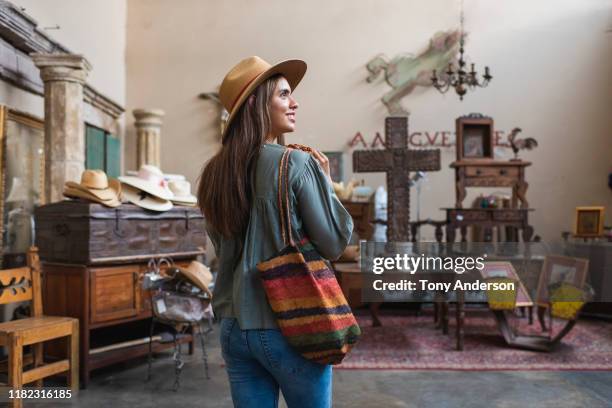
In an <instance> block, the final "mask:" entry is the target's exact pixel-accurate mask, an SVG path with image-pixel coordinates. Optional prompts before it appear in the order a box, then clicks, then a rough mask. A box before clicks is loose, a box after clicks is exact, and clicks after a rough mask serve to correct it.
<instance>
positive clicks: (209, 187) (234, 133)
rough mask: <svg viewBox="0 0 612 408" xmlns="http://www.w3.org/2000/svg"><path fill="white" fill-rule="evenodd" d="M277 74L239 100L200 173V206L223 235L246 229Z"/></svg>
mask: <svg viewBox="0 0 612 408" xmlns="http://www.w3.org/2000/svg"><path fill="white" fill-rule="evenodd" d="M278 78H279V76H274V77H271V78H269V79H268V80H266V81H265V82H263V83H262V84H261V85H259V86H258V87H257V88H256V89H255V90H254V91H253V93H252V94H251V96H249V98H248V99H247V100H246V101H245V102H244V103H243V104H242V106H241V107H240V108H239V111H238V113H237V114H236V117H235V118H234V119H233V120H232V122H231V123H230V127H229V129H228V131H227V134H226V135H225V137H224V139H223V144H222V145H221V149H220V150H219V151H218V152H217V154H215V155H214V156H213V157H212V158H211V159H210V160H209V161H208V163H206V165H205V167H204V170H202V173H201V174H200V177H199V182H198V205H199V207H200V210H202V213H203V214H204V217H206V220H207V222H208V223H209V224H211V225H212V227H213V228H214V229H215V230H216V231H217V232H219V233H220V234H221V235H223V236H224V237H226V238H231V237H241V236H242V235H244V233H245V232H246V227H247V225H248V222H249V216H250V212H251V204H252V200H253V194H254V191H253V190H254V187H255V183H254V175H255V168H256V166H257V157H258V155H259V150H260V149H261V147H262V145H263V144H264V143H265V142H266V137H267V136H268V133H269V131H270V112H269V110H268V104H269V102H270V99H271V98H272V95H273V94H274V90H275V89H276V83H277V82H278ZM253 97H254V98H253Z"/></svg>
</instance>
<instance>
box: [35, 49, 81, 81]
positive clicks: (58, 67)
mask: <svg viewBox="0 0 612 408" xmlns="http://www.w3.org/2000/svg"><path fill="white" fill-rule="evenodd" d="M30 56H31V57H32V61H34V64H35V65H36V66H37V67H38V68H39V69H40V77H41V79H42V80H43V82H51V81H64V82H78V83H80V84H84V83H85V80H86V79H87V75H88V74H89V71H91V64H90V63H89V61H87V59H85V57H84V56H83V55H80V54H43V53H33V54H30Z"/></svg>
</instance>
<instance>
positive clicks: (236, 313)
mask: <svg viewBox="0 0 612 408" xmlns="http://www.w3.org/2000/svg"><path fill="white" fill-rule="evenodd" d="M284 150H285V147H284V146H281V145H278V144H266V145H264V146H263V147H262V149H261V152H260V155H259V159H258V162H257V169H256V175H255V198H254V200H253V207H252V209H251V217H250V221H249V225H248V227H247V231H246V235H245V237H244V241H242V240H238V239H235V238H232V239H227V238H224V237H222V236H221V235H220V234H219V233H217V232H216V231H214V229H213V228H212V226H211V225H210V224H207V231H208V234H209V236H210V238H211V241H212V242H213V245H214V247H215V251H216V253H217V257H218V259H219V269H218V274H217V280H216V283H215V289H214V291H213V302H212V303H213V310H214V312H215V315H216V316H217V317H218V318H223V317H234V318H236V319H237V320H238V324H239V326H240V328H241V329H242V330H247V329H272V328H277V327H278V326H277V324H276V319H275V317H274V314H273V312H272V310H271V309H270V305H269V304H268V301H267V298H266V293H265V291H264V289H263V286H262V284H261V281H260V278H259V271H258V270H257V268H256V265H257V264H258V263H259V262H261V261H264V260H267V259H269V258H272V257H274V256H275V255H276V254H277V253H278V252H279V251H280V250H281V249H283V247H284V245H283V240H282V237H281V232H280V216H279V211H278V196H277V192H278V166H279V163H280V159H281V156H282V154H283V151H284ZM289 184H290V186H291V189H290V194H289V195H290V200H291V201H290V204H291V225H292V227H293V229H292V231H293V235H294V240H296V237H297V238H299V237H301V236H302V233H303V232H305V233H306V235H307V236H308V237H309V239H310V241H311V242H312V243H313V245H314V246H315V248H317V250H318V252H319V254H320V255H321V256H323V257H324V258H326V259H331V260H333V259H336V258H338V257H339V256H340V255H341V254H342V252H343V250H344V248H345V247H346V245H347V244H348V242H349V239H350V237H351V232H352V231H353V221H352V219H351V216H350V215H349V214H348V213H347V211H346V210H345V209H344V207H343V206H342V204H341V203H340V201H339V200H338V198H337V197H336V195H335V193H334V191H333V189H332V186H331V185H330V183H329V182H328V180H327V178H326V176H325V174H324V173H323V170H322V169H321V167H320V166H319V163H318V162H317V161H316V160H315V159H314V158H313V157H312V156H311V155H309V154H307V153H305V152H302V151H299V150H294V151H293V152H292V153H291V156H290V159H289ZM242 242H244V248H242Z"/></svg>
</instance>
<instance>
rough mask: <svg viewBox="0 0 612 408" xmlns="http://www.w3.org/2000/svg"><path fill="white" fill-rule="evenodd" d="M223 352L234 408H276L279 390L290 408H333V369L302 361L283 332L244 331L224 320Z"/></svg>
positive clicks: (233, 322) (222, 330) (222, 324)
mask: <svg viewBox="0 0 612 408" xmlns="http://www.w3.org/2000/svg"><path fill="white" fill-rule="evenodd" d="M221 351H222V353H223V359H224V360H225V365H226V367H227V374H228V376H229V381H230V386H231V390H232V400H233V401H234V406H235V407H238V408H244V407H257V408H260V407H261V408H268V407H277V406H278V390H279V387H280V390H281V391H282V392H283V397H284V398H285V401H286V402H287V406H288V407H289V408H298V407H299V408H302V407H312V408H328V407H331V400H332V367H331V366H330V365H322V364H318V363H314V362H312V361H309V360H307V359H305V358H304V357H302V356H301V355H300V354H299V353H298V352H296V351H295V350H294V349H293V348H291V346H290V345H289V344H288V343H287V341H286V340H285V338H284V337H283V335H282V334H281V332H280V330H241V329H240V327H239V326H238V322H237V321H236V319H227V318H225V319H222V320H221Z"/></svg>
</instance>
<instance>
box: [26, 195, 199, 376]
mask: <svg viewBox="0 0 612 408" xmlns="http://www.w3.org/2000/svg"><path fill="white" fill-rule="evenodd" d="M35 217H36V236H37V244H39V245H40V248H41V250H40V258H41V260H42V275H43V293H42V296H43V304H44V310H45V313H46V314H48V315H51V316H52V315H59V316H70V317H75V318H78V319H79V323H80V325H79V327H80V333H79V334H80V336H79V338H80V371H81V384H82V386H84V387H86V386H87V384H88V382H89V376H90V373H91V371H92V370H95V369H98V368H101V367H104V366H107V365H110V364H114V363H118V362H121V361H125V360H127V359H130V358H134V357H138V356H143V355H146V354H147V353H148V347H149V345H148V339H149V336H150V333H149V331H150V327H151V324H150V323H151V317H152V312H151V304H150V294H149V293H148V292H147V291H144V290H143V289H142V280H143V277H144V274H145V273H146V272H147V263H148V261H149V260H150V259H159V258H164V257H166V258H168V257H170V258H172V260H173V261H174V263H175V264H176V265H178V266H187V265H188V264H189V262H191V261H192V260H194V259H196V258H197V256H198V255H201V254H204V251H205V245H206V235H205V229H204V219H203V217H202V216H201V214H200V212H199V210H197V209H195V208H188V207H175V208H174V209H173V210H170V211H166V212H164V213H155V212H151V211H146V210H142V209H140V208H138V207H135V206H133V205H127V204H124V205H121V206H120V207H118V208H116V209H109V208H106V207H102V206H101V205H98V204H91V203H84V202H75V201H64V202H60V203H53V204H49V205H47V206H42V207H40V208H38V209H37V211H36V214H35ZM158 330H163V328H161V327H160V328H159V329H158ZM153 334H154V336H153V338H154V339H156V340H155V341H154V342H153V350H154V351H159V350H161V349H164V348H167V347H173V346H174V344H173V342H172V341H170V342H161V341H159V340H160V336H158V335H157V334H159V333H153ZM179 342H180V343H189V351H190V352H192V351H193V337H192V335H191V334H190V333H188V334H187V335H185V336H183V337H180V338H179ZM63 350H64V348H63V347H62V346H61V344H58V343H55V344H51V345H50V347H49V348H48V349H47V351H46V352H47V354H48V355H49V356H58V357H60V356H61V354H62V353H63Z"/></svg>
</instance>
